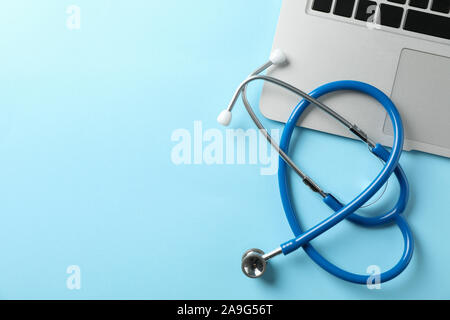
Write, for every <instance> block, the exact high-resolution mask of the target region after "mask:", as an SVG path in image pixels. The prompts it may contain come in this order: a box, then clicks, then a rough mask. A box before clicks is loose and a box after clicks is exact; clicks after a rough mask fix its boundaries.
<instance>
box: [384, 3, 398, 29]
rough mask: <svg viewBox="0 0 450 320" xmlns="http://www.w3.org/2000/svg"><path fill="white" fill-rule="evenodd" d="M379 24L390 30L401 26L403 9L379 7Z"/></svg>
mask: <svg viewBox="0 0 450 320" xmlns="http://www.w3.org/2000/svg"><path fill="white" fill-rule="evenodd" d="M380 10H381V11H380V24H381V25H382V26H388V27H392V28H398V27H400V25H401V24H402V17H403V8H401V7H397V6H391V5H388V4H384V3H383V4H381V5H380Z"/></svg>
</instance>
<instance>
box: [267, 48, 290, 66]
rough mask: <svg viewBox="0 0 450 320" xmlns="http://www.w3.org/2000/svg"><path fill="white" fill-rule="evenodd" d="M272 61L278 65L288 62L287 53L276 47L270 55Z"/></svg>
mask: <svg viewBox="0 0 450 320" xmlns="http://www.w3.org/2000/svg"><path fill="white" fill-rule="evenodd" d="M270 62H272V63H273V64H274V65H276V66H279V65H282V64H285V63H286V62H287V57H286V54H285V53H284V52H283V51H282V50H280V49H275V50H274V51H272V54H271V55H270Z"/></svg>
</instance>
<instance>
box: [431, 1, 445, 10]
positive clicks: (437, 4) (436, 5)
mask: <svg viewBox="0 0 450 320" xmlns="http://www.w3.org/2000/svg"><path fill="white" fill-rule="evenodd" d="M431 10H433V11H437V12H442V13H449V12H450V0H433V4H432V5H431Z"/></svg>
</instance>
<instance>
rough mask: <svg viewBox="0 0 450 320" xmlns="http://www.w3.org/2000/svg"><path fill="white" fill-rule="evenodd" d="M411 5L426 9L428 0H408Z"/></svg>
mask: <svg viewBox="0 0 450 320" xmlns="http://www.w3.org/2000/svg"><path fill="white" fill-rule="evenodd" d="M409 5H410V6H411V7H416V8H421V9H426V8H428V0H409Z"/></svg>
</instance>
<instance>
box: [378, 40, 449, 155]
mask: <svg viewBox="0 0 450 320" xmlns="http://www.w3.org/2000/svg"><path fill="white" fill-rule="evenodd" d="M449 83H450V58H447V57H442V56H438V55H433V54H428V53H423V52H420V51H415V50H410V49H404V50H402V53H401V57H400V62H399V65H398V70H397V75H396V79H395V83H394V87H393V91H392V95H391V98H392V100H393V101H394V102H395V104H396V106H397V108H398V109H399V111H400V114H401V116H402V118H403V125H404V127H405V137H406V139H409V140H415V141H419V142H423V143H429V144H432V145H436V146H440V147H444V148H450V87H449ZM383 131H384V133H386V134H388V135H391V136H392V135H393V132H392V125H391V122H390V120H389V118H388V117H386V120H385V123H384V128H383Z"/></svg>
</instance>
